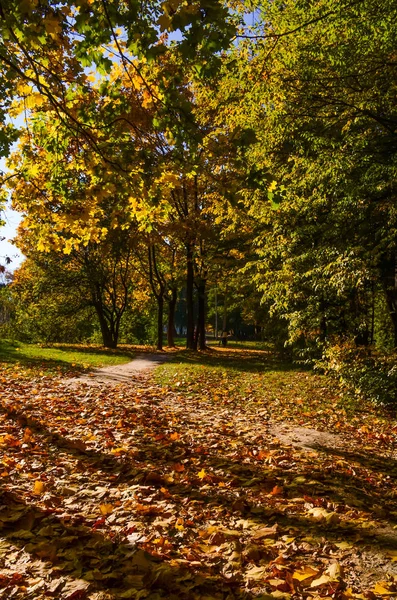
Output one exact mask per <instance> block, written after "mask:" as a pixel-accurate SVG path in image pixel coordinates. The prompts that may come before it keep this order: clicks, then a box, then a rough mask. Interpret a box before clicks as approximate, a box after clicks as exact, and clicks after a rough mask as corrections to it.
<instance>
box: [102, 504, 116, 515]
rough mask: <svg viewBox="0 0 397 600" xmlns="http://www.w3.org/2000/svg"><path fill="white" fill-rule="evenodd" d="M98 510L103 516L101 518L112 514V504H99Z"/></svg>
mask: <svg viewBox="0 0 397 600" xmlns="http://www.w3.org/2000/svg"><path fill="white" fill-rule="evenodd" d="M99 510H100V511H101V513H102V514H103V516H106V515H110V514H111V513H112V512H113V505H112V504H101V505H100V507H99Z"/></svg>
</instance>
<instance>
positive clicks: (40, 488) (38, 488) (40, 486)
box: [33, 480, 45, 496]
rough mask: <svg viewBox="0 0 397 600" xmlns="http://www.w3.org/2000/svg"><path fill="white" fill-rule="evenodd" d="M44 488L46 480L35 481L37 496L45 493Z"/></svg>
mask: <svg viewBox="0 0 397 600" xmlns="http://www.w3.org/2000/svg"><path fill="white" fill-rule="evenodd" d="M44 490H45V483H44V481H39V480H37V481H35V482H34V486H33V493H34V494H35V495H36V496H41V494H43V493H44Z"/></svg>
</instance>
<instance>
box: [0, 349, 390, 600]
mask: <svg viewBox="0 0 397 600" xmlns="http://www.w3.org/2000/svg"><path fill="white" fill-rule="evenodd" d="M166 357H167V358H168V359H171V360H168V361H167V362H165V363H164V364H163V365H162V366H157V367H156V369H151V370H149V371H146V370H141V371H137V370H136V364H137V363H135V364H132V365H129V366H121V367H110V368H108V370H107V371H105V372H104V371H103V370H102V372H99V373H94V374H92V375H91V376H87V375H84V377H83V378H82V379H80V380H79V381H78V380H77V381H76V379H73V380H72V381H71V380H70V378H67V377H54V376H48V375H46V374H45V373H41V374H40V373H38V372H36V375H35V376H33V375H32V373H31V372H29V373H25V372H24V371H23V370H20V371H19V373H18V374H19V376H18V377H15V369H10V368H9V367H8V368H4V369H3V371H2V374H0V382H1V384H2V396H1V411H2V412H1V420H0V449H1V450H2V452H3V454H2V458H1V461H2V466H1V467H0V470H2V472H1V473H0V477H1V481H2V498H1V500H0V503H1V507H0V522H1V526H2V535H3V538H1V541H0V589H2V590H3V592H2V593H3V595H1V596H0V598H4V599H5V598H16V599H20V598H32V599H34V600H38V599H42V598H51V597H52V598H59V599H62V600H78V599H91V600H111V599H119V598H120V599H121V598H137V599H139V598H149V599H150V600H156V599H160V598H169V599H186V600H188V599H192V600H195V599H197V600H198V599H201V600H212V599H225V600H226V599H230V600H231V599H243V598H244V599H246V600H250V599H254V598H255V599H260V600H271V599H273V598H275V599H277V598H279V599H283V598H285V599H286V600H288V599H289V598H293V599H294V598H296V599H298V598H304V599H311V598H320V597H321V598H331V597H332V598H335V599H343V600H344V599H349V598H358V599H361V598H363V599H364V598H369V599H370V600H373V599H375V598H390V597H393V596H397V585H396V584H397V536H396V532H397V529H396V527H397V525H396V523H397V507H396V496H397V494H396V486H395V477H396V473H397V453H396V447H397V424H396V420H395V419H394V417H393V415H392V414H390V413H387V412H385V411H384V410H383V409H382V410H381V409H379V408H376V409H374V408H373V407H370V406H366V405H361V406H359V407H357V406H353V405H350V404H348V403H347V400H346V399H345V398H344V396H343V395H341V393H340V391H339V389H338V388H337V387H335V385H334V384H333V383H332V382H331V381H330V380H328V379H327V378H326V377H325V376H323V375H317V374H313V373H311V372H309V371H306V370H296V369H295V368H293V367H291V366H288V365H285V364H282V363H278V362H277V361H275V359H274V355H272V354H271V353H269V352H267V351H262V352H259V351H257V350H251V351H249V350H242V349H235V350H233V349H229V348H228V349H223V348H216V349H212V350H211V351H209V352H207V353H203V354H201V355H199V356H198V357H197V355H191V354H189V353H185V354H183V353H177V354H176V355H168V354H167V355H166ZM147 359H150V356H146V357H145V360H147ZM141 365H143V363H141ZM119 368H120V369H121V375H120V372H118V369H119ZM109 369H110V371H109ZM115 369H116V370H115ZM112 373H113V375H114V377H113V376H112ZM0 465H1V463H0Z"/></svg>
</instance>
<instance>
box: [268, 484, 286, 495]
mask: <svg viewBox="0 0 397 600" xmlns="http://www.w3.org/2000/svg"><path fill="white" fill-rule="evenodd" d="M283 491H284V488H282V487H280V486H279V485H275V486H274V488H273V489H272V491H271V492H270V494H271V495H272V496H280V495H281V494H282V493H283Z"/></svg>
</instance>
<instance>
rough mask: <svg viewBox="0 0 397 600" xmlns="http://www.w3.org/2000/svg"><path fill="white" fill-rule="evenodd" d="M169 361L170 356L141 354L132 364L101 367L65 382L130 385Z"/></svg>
mask: <svg viewBox="0 0 397 600" xmlns="http://www.w3.org/2000/svg"><path fill="white" fill-rule="evenodd" d="M167 360H169V356H167V355H162V354H139V355H138V356H137V357H136V358H134V360H132V361H131V362H128V363H125V364H122V365H112V366H110V367H101V368H99V369H93V370H92V371H91V372H89V373H84V374H83V375H81V377H72V378H70V379H67V380H66V381H65V383H66V384H68V385H75V384H77V383H86V384H87V385H90V386H100V385H103V384H106V385H118V384H120V383H129V382H130V381H131V380H132V379H135V378H136V377H137V376H140V375H143V374H146V373H148V372H149V371H151V370H152V369H154V368H155V367H157V366H158V365H160V364H162V363H164V362H166V361H167Z"/></svg>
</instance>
